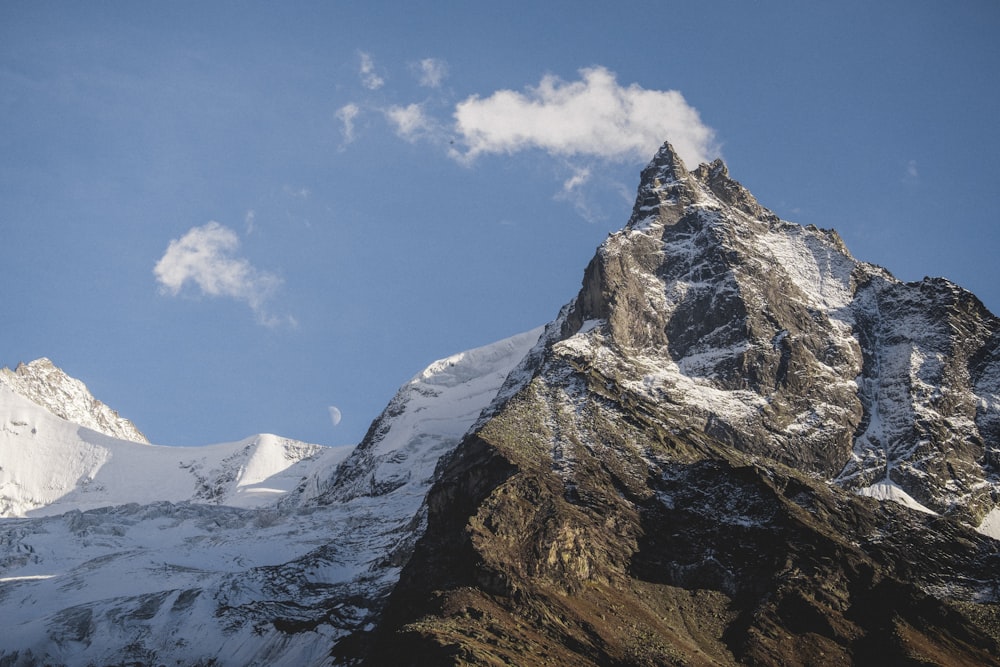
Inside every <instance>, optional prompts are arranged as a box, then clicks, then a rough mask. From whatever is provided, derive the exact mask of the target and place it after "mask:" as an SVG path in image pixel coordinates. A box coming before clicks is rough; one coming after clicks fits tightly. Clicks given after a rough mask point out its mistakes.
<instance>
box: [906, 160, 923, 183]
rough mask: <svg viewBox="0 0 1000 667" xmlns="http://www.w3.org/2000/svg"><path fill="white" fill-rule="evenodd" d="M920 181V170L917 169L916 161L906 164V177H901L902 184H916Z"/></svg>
mask: <svg viewBox="0 0 1000 667" xmlns="http://www.w3.org/2000/svg"><path fill="white" fill-rule="evenodd" d="M919 181H920V170H919V169H917V161H916V160H910V161H909V162H907V163H906V175H905V176H903V182H904V183H917V182H919Z"/></svg>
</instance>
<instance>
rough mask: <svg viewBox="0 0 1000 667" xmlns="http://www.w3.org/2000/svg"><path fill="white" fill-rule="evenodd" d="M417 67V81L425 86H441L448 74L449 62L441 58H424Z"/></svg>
mask: <svg viewBox="0 0 1000 667" xmlns="http://www.w3.org/2000/svg"><path fill="white" fill-rule="evenodd" d="M415 69H416V70H417V81H418V82H419V83H420V85H421V86H424V87H425V88H440V87H441V84H442V83H443V82H444V80H445V78H446V77H447V76H448V63H446V62H445V61H443V60H440V59H439V58H424V59H423V60H421V61H420V62H419V63H417V64H416V66H415Z"/></svg>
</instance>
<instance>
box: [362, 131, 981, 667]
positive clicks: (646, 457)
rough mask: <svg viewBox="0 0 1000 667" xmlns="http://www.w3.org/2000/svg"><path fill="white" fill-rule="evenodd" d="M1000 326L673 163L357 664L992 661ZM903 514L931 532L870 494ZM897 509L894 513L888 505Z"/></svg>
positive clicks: (962, 297) (491, 442) (615, 241)
mask: <svg viewBox="0 0 1000 667" xmlns="http://www.w3.org/2000/svg"><path fill="white" fill-rule="evenodd" d="M998 331H1000V326H998V321H997V319H996V318H995V317H993V316H992V315H991V314H990V313H989V312H987V311H986V309H985V308H984V307H983V306H982V304H981V303H980V302H979V301H978V300H977V299H976V298H975V297H974V296H972V295H971V294H969V293H968V292H965V291H964V290H961V289H960V288H958V287H956V286H954V285H952V284H951V283H949V282H947V281H945V280H941V279H934V280H930V279H928V280H924V281H923V282H920V283H903V282H900V281H898V280H896V279H895V278H893V277H892V276H891V275H890V274H889V273H888V272H887V271H885V270H884V269H881V268H879V267H876V266H872V265H869V264H865V263H862V262H859V261H857V260H855V259H854V258H852V257H851V255H850V254H849V253H848V251H847V250H846V248H845V247H844V244H843V242H842V241H841V239H840V238H839V237H838V236H837V235H836V233H835V232H831V231H824V230H819V229H815V228H812V227H800V226H798V225H794V224H792V223H788V222H784V221H781V220H779V219H778V218H777V217H776V216H774V215H773V214H772V213H770V212H769V211H767V210H766V209H764V208H763V207H762V206H760V204H758V203H757V202H756V200H755V199H754V198H753V196H752V195H750V193H749V192H747V191H746V190H745V189H744V188H743V187H742V186H741V185H740V184H739V183H737V182H736V181H734V180H732V179H731V178H730V177H729V175H728V172H727V169H726V167H725V165H724V164H723V163H722V162H721V161H717V162H715V163H713V164H711V165H703V166H701V167H699V168H698V169H697V170H695V171H692V172H689V171H687V170H686V168H685V167H684V165H683V164H682V163H681V161H680V160H679V159H678V158H677V156H676V154H675V153H674V152H673V150H672V149H671V148H670V146H669V145H665V146H664V147H663V148H662V149H661V150H660V152H659V153H658V154H657V155H656V157H655V158H654V160H653V161H652V162H651V163H650V164H649V166H648V167H647V168H646V169H645V170H644V171H643V174H642V181H641V184H640V187H639V193H638V197H637V201H636V204H635V208H634V210H633V214H632V216H631V219H630V220H629V222H628V224H627V226H626V227H625V228H624V229H623V230H622V231H620V232H618V233H616V234H613V235H611V236H610V237H609V238H608V239H607V241H606V242H605V243H604V244H603V245H602V246H601V248H600V249H599V250H598V252H597V255H596V256H595V258H594V259H593V261H592V262H591V263H590V265H589V266H588V268H587V270H586V272H585V277H584V281H583V286H582V289H581V291H580V293H579V295H578V297H577V298H576V299H575V300H574V301H573V302H571V303H570V304H569V305H568V306H567V307H566V308H565V309H564V310H563V312H562V313H561V315H560V316H559V318H558V319H557V320H555V321H554V322H553V323H552V324H550V325H549V327H548V328H547V330H546V333H545V334H544V335H543V337H542V342H541V343H540V344H539V345H538V346H537V347H536V348H535V349H534V350H533V351H532V352H531V353H530V354H529V355H528V356H527V357H526V358H525V360H524V361H523V362H522V364H521V367H520V368H519V369H517V370H516V371H515V372H514V373H512V374H511V376H510V377H509V378H508V381H507V383H506V385H505V387H503V388H502V389H501V390H500V392H499V394H498V397H497V399H496V401H495V402H494V404H493V405H492V406H491V407H490V408H489V409H488V410H487V411H486V412H485V413H484V415H483V417H482V418H481V419H480V421H479V423H478V424H477V425H476V428H475V429H473V431H472V432H471V433H470V434H469V435H468V436H467V437H466V438H465V440H464V441H463V442H462V444H461V445H460V446H459V447H458V448H457V449H456V450H455V453H454V454H453V455H452V456H451V457H450V458H448V459H447V461H446V463H445V464H444V465H443V466H442V467H441V468H440V470H439V475H438V479H437V482H436V484H435V486H434V487H433V488H432V490H431V491H430V493H429V496H428V501H427V506H428V518H427V531H426V532H425V534H424V536H423V538H422V539H421V540H420V542H419V543H418V544H417V547H416V550H415V552H414V556H413V558H412V559H411V560H410V562H409V563H408V564H407V566H406V567H405V568H404V570H403V572H402V575H401V578H400V583H399V584H398V585H397V587H396V590H395V591H394V593H393V597H392V599H391V602H390V605H389V607H388V609H387V611H386V613H385V616H384V618H383V621H382V623H381V626H380V628H379V629H378V631H377V632H376V633H375V635H374V637H373V638H371V642H370V648H369V649H368V650H367V652H366V653H362V654H361V655H364V656H366V657H367V661H368V664H518V665H531V664H538V665H542V664H545V665H554V664H565V665H569V664H572V665H586V664H593V665H647V664H648V665H662V664H706V665H708V664H717V665H727V664H773V665H795V664H801V665H817V664H831V665H834V664H836V665H842V664H872V662H873V661H875V660H887V661H889V662H888V663H887V664H913V665H917V664H919V665H926V664H941V665H946V664H949V665H950V664H970V665H971V664H998V660H997V657H996V656H997V655H998V649H1000V611H998V610H1000V607H998V605H997V602H998V592H1000V584H998V578H997V574H996V573H997V572H998V571H1000V570H998V569H997V568H998V566H1000V542H997V541H996V540H994V539H991V538H990V537H987V536H984V535H981V534H979V533H977V532H975V531H974V530H973V527H975V526H978V525H979V524H980V522H981V521H982V519H983V518H984V517H985V516H987V515H988V513H989V512H991V511H992V510H993V508H994V506H995V503H996V500H997V494H998V490H1000V485H998V477H997V463H998V459H997V452H998V447H1000V438H998V435H1000V433H998V430H997V424H998V423H1000V412H998V407H1000V401H998V397H1000V383H998V378H1000V373H998V363H1000V359H998V348H997V345H998V344H997V340H998V335H1000V334H998ZM886 489H890V490H893V492H894V493H896V495H895V496H892V497H896V498H906V499H907V500H908V501H909V502H910V504H911V505H913V506H916V507H919V508H920V509H921V510H923V511H914V510H912V509H907V508H905V507H903V506H901V505H899V504H896V503H884V504H881V503H879V502H877V501H875V500H872V499H869V498H865V497H863V496H862V495H860V494H859V492H861V493H867V494H869V495H880V493H879V490H882V491H885V490H886ZM881 495H886V494H884V493H883V494H881Z"/></svg>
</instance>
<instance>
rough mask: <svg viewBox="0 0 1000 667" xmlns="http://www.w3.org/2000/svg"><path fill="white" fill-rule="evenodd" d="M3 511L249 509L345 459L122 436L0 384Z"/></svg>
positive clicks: (253, 445)
mask: <svg viewBox="0 0 1000 667" xmlns="http://www.w3.org/2000/svg"><path fill="white" fill-rule="evenodd" d="M0 420H2V421H0V516H6V517H11V516H28V515H30V516H41V515H53V514H61V513H63V512H67V511H70V510H87V509H93V508H97V507H107V506H110V505H123V504H127V503H140V504H145V503H151V502H157V501H168V502H183V501H192V502H200V503H213V504H220V505H231V506H236V507H255V506H260V505H264V504H268V503H272V502H274V501H275V500H277V498H278V497H279V496H280V495H282V494H284V493H286V492H288V491H289V490H291V489H293V488H295V486H296V485H297V484H298V483H299V481H300V480H301V478H302V477H303V476H304V475H305V468H306V467H308V466H310V465H313V464H314V463H315V462H316V461H317V460H319V459H322V460H324V461H327V462H329V460H330V459H337V460H339V459H343V458H344V457H345V456H346V455H347V454H348V453H349V452H350V448H336V449H333V448H328V447H321V446H319V445H310V444H306V443H302V442H296V441H294V440H289V439H287V438H280V437H277V436H274V435H256V436H252V437H250V438H246V439H244V440H240V441H238V442H231V443H225V444H218V445H209V446H206V447H162V446H155V445H154V446H150V445H143V444H139V443H136V442H130V441H126V440H119V439H116V438H112V437H110V436H107V435H104V434H103V433H98V432H96V431H93V430H91V429H89V428H86V427H84V426H80V425H79V424H75V423H73V422H69V421H66V420H65V419H61V418H59V417H57V416H55V415H54V414H52V413H51V412H49V411H48V410H46V409H45V408H43V407H41V406H39V405H37V404H35V403H33V402H32V401H29V400H28V399H26V398H24V397H23V396H20V395H18V394H15V393H14V392H13V391H11V390H10V389H8V388H6V387H2V386H0Z"/></svg>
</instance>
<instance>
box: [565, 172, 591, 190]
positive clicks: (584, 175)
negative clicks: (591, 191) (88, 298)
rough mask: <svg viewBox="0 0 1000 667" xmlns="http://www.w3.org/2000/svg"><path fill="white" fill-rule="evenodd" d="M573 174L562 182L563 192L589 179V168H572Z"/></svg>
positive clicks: (574, 188)
mask: <svg viewBox="0 0 1000 667" xmlns="http://www.w3.org/2000/svg"><path fill="white" fill-rule="evenodd" d="M573 172H574V173H573V175H572V176H570V177H569V178H568V179H566V181H565V182H563V193H565V194H569V193H571V192H572V191H573V190H576V189H577V188H578V187H580V186H581V185H583V184H584V183H586V182H587V181H589V180H590V169H588V168H586V167H579V168H576V169H574V170H573Z"/></svg>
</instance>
